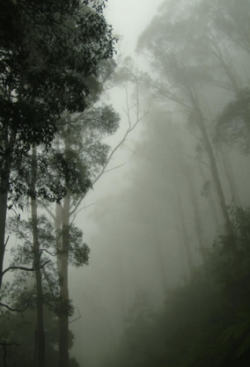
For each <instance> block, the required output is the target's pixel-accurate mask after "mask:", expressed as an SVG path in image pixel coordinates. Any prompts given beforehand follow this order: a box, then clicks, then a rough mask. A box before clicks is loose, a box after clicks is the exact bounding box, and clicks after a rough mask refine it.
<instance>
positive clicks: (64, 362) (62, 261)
mask: <svg viewBox="0 0 250 367" xmlns="http://www.w3.org/2000/svg"><path fill="white" fill-rule="evenodd" d="M69 217H70V196H69V194H67V196H66V197H65V199H64V205H63V210H62V239H61V240H62V243H61V245H62V246H61V251H60V252H59V258H58V275H59V282H60V298H61V305H62V307H63V309H62V310H61V312H60V313H59V367H68V366H69V352H68V339H69V327H68V324H69V315H68V309H67V307H68V304H69V290H68V255H69Z"/></svg>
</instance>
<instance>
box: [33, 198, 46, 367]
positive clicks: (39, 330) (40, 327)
mask: <svg viewBox="0 0 250 367" xmlns="http://www.w3.org/2000/svg"><path fill="white" fill-rule="evenodd" d="M31 214H32V229H33V244H34V246H33V249H34V265H33V266H34V268H38V267H39V266H40V265H41V261H40V255H41V253H40V246H39V239H38V228H37V203H36V200H33V199H32V200H31ZM35 276H36V292H37V309H36V316H37V321H36V331H35V348H36V353H35V358H36V361H35V366H37V367H44V365H45V336H44V317H43V286H42V274H41V270H40V269H37V270H36V272H35Z"/></svg>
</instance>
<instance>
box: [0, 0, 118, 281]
mask: <svg viewBox="0 0 250 367" xmlns="http://www.w3.org/2000/svg"><path fill="white" fill-rule="evenodd" d="M103 8H104V2H99V1H95V0H93V1H88V0H86V1H83V2H81V1H75V0H74V1H72V0H65V1H63V2H58V1H57V0H52V1H51V0H45V1H38V2H37V1H29V2H27V1H10V0H9V1H7V2H5V3H1V4H0V72H1V75H0V111H1V112H0V139H1V151H0V153H1V158H0V179H1V181H0V287H1V282H2V267H3V260H4V252H5V226H6V215H7V208H8V207H11V206H12V205H13V204H15V203H16V201H17V200H18V199H19V198H20V197H21V196H23V195H25V194H26V188H25V186H22V185H20V181H19V173H20V170H21V168H22V159H23V157H25V156H27V154H28V152H29V151H30V149H31V146H32V145H34V144H35V145H39V144H41V143H43V144H44V145H45V146H46V149H49V147H50V144H51V142H52V140H53V138H54V134H55V132H56V130H57V128H56V122H57V120H58V119H59V117H60V115H61V113H62V112H63V111H64V110H69V111H71V112H76V111H79V112H80V111H83V110H84V109H85V107H86V97H87V95H88V93H89V88H88V84H87V82H86V78H87V77H88V76H89V75H94V74H95V73H96V71H97V69H98V65H99V61H100V60H105V59H107V58H110V57H112V54H113V47H114V38H113V37H112V33H111V27H109V26H108V25H107V23H106V20H105V18H104V16H103ZM17 162H18V164H17ZM14 167H15V170H13V168H14ZM57 194H58V193H57ZM58 196H59V197H60V196H62V195H61V194H60V195H58ZM58 196H57V198H58Z"/></svg>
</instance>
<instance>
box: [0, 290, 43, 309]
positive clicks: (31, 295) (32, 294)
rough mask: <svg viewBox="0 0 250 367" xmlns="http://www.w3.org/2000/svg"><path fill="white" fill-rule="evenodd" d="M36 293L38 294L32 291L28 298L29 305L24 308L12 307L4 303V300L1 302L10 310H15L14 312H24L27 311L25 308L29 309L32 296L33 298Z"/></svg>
mask: <svg viewBox="0 0 250 367" xmlns="http://www.w3.org/2000/svg"><path fill="white" fill-rule="evenodd" d="M34 295H36V293H31V294H30V296H29V298H28V302H27V305H26V306H25V307H24V308H22V309H18V308H12V307H10V306H8V305H6V304H5V303H2V302H0V306H2V307H5V308H7V309H8V310H9V311H13V312H24V311H25V310H27V308H28V307H29V305H30V300H31V298H32V297H33V296H34Z"/></svg>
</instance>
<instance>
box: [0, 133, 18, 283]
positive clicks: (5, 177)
mask: <svg viewBox="0 0 250 367" xmlns="http://www.w3.org/2000/svg"><path fill="white" fill-rule="evenodd" d="M5 135H6V137H5V141H4V142H2V144H3V145H4V148H5V154H4V156H3V157H2V162H1V167H0V169H1V176H0V290H1V286H2V272H3V262H4V254H5V228H6V220H7V209H8V191H9V179H10V170H11V164H12V156H13V146H14V143H15V139H16V132H15V131H13V130H12V131H11V134H10V137H9V136H8V128H6V132H5Z"/></svg>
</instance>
